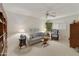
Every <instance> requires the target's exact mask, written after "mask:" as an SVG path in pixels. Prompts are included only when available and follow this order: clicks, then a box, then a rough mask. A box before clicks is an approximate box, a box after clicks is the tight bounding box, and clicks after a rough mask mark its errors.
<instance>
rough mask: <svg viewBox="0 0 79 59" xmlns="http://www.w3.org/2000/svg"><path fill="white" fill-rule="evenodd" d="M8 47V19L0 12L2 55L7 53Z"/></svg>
mask: <svg viewBox="0 0 79 59" xmlns="http://www.w3.org/2000/svg"><path fill="white" fill-rule="evenodd" d="M6 48H7V21H6V19H5V18H4V16H3V13H2V12H0V55H6V52H7V51H6Z"/></svg>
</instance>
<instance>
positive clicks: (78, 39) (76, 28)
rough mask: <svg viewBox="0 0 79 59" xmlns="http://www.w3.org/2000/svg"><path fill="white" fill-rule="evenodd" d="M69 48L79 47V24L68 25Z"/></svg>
mask: <svg viewBox="0 0 79 59" xmlns="http://www.w3.org/2000/svg"><path fill="white" fill-rule="evenodd" d="M70 47H72V48H76V47H79V23H74V24H70Z"/></svg>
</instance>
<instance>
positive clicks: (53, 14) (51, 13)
mask: <svg viewBox="0 0 79 59" xmlns="http://www.w3.org/2000/svg"><path fill="white" fill-rule="evenodd" d="M46 17H56V12H52V11H50V10H48V11H47V12H46Z"/></svg>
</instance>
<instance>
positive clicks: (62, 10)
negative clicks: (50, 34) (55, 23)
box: [3, 3, 79, 17]
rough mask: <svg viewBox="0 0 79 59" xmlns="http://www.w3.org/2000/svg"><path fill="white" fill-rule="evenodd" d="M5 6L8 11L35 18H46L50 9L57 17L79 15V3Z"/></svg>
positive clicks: (14, 4) (11, 4) (15, 4)
mask: <svg viewBox="0 0 79 59" xmlns="http://www.w3.org/2000/svg"><path fill="white" fill-rule="evenodd" d="M3 6H4V8H5V9H6V10H7V11H10V12H15V13H19V14H24V15H26V16H33V17H44V16H45V14H46V11H47V10H49V9H50V10H51V12H56V17H61V16H67V15H72V14H78V13H79V4H77V3H72V4H71V3H70V4H68V3H6V4H3Z"/></svg>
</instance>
